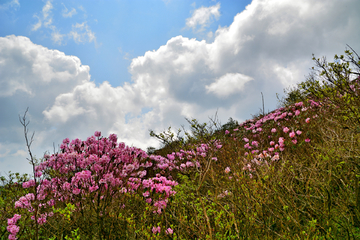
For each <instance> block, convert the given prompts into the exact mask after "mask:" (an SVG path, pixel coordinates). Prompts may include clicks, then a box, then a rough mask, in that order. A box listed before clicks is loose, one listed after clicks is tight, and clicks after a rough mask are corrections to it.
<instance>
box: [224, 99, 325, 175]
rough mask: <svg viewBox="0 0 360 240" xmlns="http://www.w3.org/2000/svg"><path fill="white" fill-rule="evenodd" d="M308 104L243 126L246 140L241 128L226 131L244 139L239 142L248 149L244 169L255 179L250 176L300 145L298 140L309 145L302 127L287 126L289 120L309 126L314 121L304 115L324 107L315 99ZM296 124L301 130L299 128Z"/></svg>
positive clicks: (277, 111) (271, 114)
mask: <svg viewBox="0 0 360 240" xmlns="http://www.w3.org/2000/svg"><path fill="white" fill-rule="evenodd" d="M308 102H309V106H308V107H305V104H304V103H303V102H298V103H295V104H294V105H291V106H289V107H286V108H279V109H277V110H275V111H273V112H272V113H270V114H268V115H265V116H263V117H262V118H260V119H256V120H255V119H251V120H247V121H245V122H243V123H241V124H240V127H242V128H244V130H245V133H246V137H243V135H241V134H243V133H242V132H241V133H239V129H233V131H234V132H233V133H232V134H230V132H229V131H227V132H225V135H229V134H230V137H236V136H241V137H240V139H241V140H240V142H243V143H244V145H243V147H244V150H245V153H244V155H245V158H244V167H243V170H244V171H247V172H248V173H249V176H250V177H252V174H251V173H252V172H254V171H255V170H256V167H257V166H261V165H262V164H269V163H270V162H274V161H278V160H279V159H280V153H281V152H283V151H285V149H286V148H287V147H289V146H291V145H296V144H299V141H304V142H305V143H308V142H310V139H309V138H306V139H305V138H304V139H302V136H303V135H302V133H303V131H302V130H301V129H300V127H301V125H299V124H292V125H291V126H292V127H290V126H289V125H288V124H287V122H288V121H290V120H293V121H295V122H296V123H300V122H302V121H304V122H305V123H306V124H308V123H310V121H311V118H310V117H303V116H304V115H305V116H309V115H311V113H309V110H314V108H318V107H321V106H322V104H321V103H319V102H315V101H313V100H309V101H308ZM316 117H317V115H314V116H312V118H316ZM305 118H306V119H305ZM303 119H305V120H303ZM274 125H275V126H274ZM297 125H298V127H299V129H297V128H296V126H297ZM269 126H271V127H269ZM228 171H229V170H228V169H227V170H226V172H227V173H228Z"/></svg>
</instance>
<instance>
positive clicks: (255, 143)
mask: <svg viewBox="0 0 360 240" xmlns="http://www.w3.org/2000/svg"><path fill="white" fill-rule="evenodd" d="M251 145H253V146H255V147H258V146H259V142H258V141H252V143H251Z"/></svg>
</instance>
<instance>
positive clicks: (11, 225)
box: [6, 214, 21, 240]
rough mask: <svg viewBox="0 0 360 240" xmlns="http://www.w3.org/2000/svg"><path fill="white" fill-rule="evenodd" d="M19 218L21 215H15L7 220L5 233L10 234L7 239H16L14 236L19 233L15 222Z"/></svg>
mask: <svg viewBox="0 0 360 240" xmlns="http://www.w3.org/2000/svg"><path fill="white" fill-rule="evenodd" d="M20 218H21V215H19V214H15V215H14V216H13V217H12V218H9V219H8V226H7V228H6V229H7V231H8V232H9V233H10V235H9V239H10V240H12V239H16V234H17V233H18V232H19V227H18V226H16V223H17V221H18V220H19V219H20Z"/></svg>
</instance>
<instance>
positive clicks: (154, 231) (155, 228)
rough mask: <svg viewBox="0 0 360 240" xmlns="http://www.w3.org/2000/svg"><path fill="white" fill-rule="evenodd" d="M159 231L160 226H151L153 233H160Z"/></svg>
mask: <svg viewBox="0 0 360 240" xmlns="http://www.w3.org/2000/svg"><path fill="white" fill-rule="evenodd" d="M160 231H161V229H160V226H158V227H153V228H152V232H153V233H154V234H156V233H157V232H158V233H160Z"/></svg>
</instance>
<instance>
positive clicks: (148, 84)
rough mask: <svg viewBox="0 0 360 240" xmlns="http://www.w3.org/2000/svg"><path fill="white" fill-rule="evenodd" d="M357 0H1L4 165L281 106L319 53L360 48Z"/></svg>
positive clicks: (139, 143) (137, 141) (17, 167)
mask: <svg viewBox="0 0 360 240" xmlns="http://www.w3.org/2000/svg"><path fill="white" fill-rule="evenodd" d="M358 9H360V1H359V0H341V1H339V0H302V1H294V0H252V1H251V0H237V1H229V0H228V1H220V0H219V1H213V0H192V1H187V0H132V1H130V0H127V1H125V0H106V1H105V0H98V1H95V0H94V1H81V0H71V1H69V0H64V1H60V0H59V1H55V0H53V1H51V0H44V1H41V0H32V1H28V0H0V23H1V24H0V175H6V174H7V172H8V171H12V172H19V173H31V172H32V167H31V165H30V164H29V162H28V160H27V159H28V158H29V154H28V152H27V148H26V144H25V138H24V129H23V126H22V125H21V124H20V122H19V116H23V115H24V113H25V111H26V109H27V108H29V110H28V112H27V115H26V116H27V120H29V121H30V123H29V125H28V126H27V127H28V130H29V136H31V133H32V132H35V135H34V139H33V140H34V141H33V142H32V145H31V151H32V153H33V155H35V156H36V157H37V158H41V157H42V156H43V154H44V153H45V152H49V153H54V151H55V152H56V151H57V150H58V147H59V145H60V144H61V142H62V140H63V139H65V138H69V139H76V138H79V139H82V140H86V139H87V137H90V136H92V135H93V134H94V132H95V131H101V133H102V135H103V136H105V137H107V136H109V134H111V133H115V134H117V136H118V141H119V142H125V143H126V144H127V145H129V146H134V147H138V148H142V149H143V150H146V149H147V147H150V146H152V147H160V143H159V141H157V140H156V139H154V138H151V137H150V135H149V130H150V129H151V130H154V131H155V132H157V133H159V132H162V131H164V130H166V129H167V128H168V127H170V126H171V127H172V129H174V130H176V129H179V128H181V126H185V128H187V126H188V125H187V122H186V119H185V118H188V119H192V118H196V119H197V120H199V122H209V118H212V119H213V118H214V117H215V115H216V114H217V116H218V119H219V121H220V122H221V123H222V124H225V123H226V122H227V121H228V119H229V118H230V117H232V118H233V119H235V120H238V121H239V122H242V121H245V120H247V119H250V118H252V116H253V115H256V114H257V113H259V112H260V109H261V108H262V98H261V93H262V94H263V95H264V100H265V111H272V110H274V109H276V108H277V107H278V98H281V97H282V96H284V89H288V88H289V87H292V86H295V85H296V84H297V83H300V82H302V81H304V80H306V77H307V76H308V75H309V73H310V69H311V67H312V66H314V62H313V61H312V54H314V55H315V56H316V57H323V56H324V57H326V58H327V59H328V60H329V61H332V60H333V57H334V55H335V54H338V55H339V54H343V53H344V51H345V50H346V44H348V45H350V46H351V47H352V48H353V49H354V50H355V51H357V52H359V53H360V28H359V25H360V14H359V13H358Z"/></svg>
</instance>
